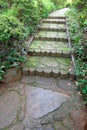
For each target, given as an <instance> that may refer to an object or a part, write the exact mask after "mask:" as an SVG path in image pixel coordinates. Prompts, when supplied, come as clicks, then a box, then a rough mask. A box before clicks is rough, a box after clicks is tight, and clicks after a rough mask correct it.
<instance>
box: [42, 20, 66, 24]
mask: <svg viewBox="0 0 87 130" xmlns="http://www.w3.org/2000/svg"><path fill="white" fill-rule="evenodd" d="M43 23H54V24H66V21H43Z"/></svg>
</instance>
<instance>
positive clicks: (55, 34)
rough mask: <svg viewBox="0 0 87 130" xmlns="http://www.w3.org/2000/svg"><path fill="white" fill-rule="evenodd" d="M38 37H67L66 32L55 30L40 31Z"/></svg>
mask: <svg viewBox="0 0 87 130" xmlns="http://www.w3.org/2000/svg"><path fill="white" fill-rule="evenodd" d="M36 37H49V38H67V34H66V32H57V31H56V32H55V31H39V32H38V33H37V34H36V36H35V38H36Z"/></svg>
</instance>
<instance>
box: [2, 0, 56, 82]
mask: <svg viewBox="0 0 87 130" xmlns="http://www.w3.org/2000/svg"><path fill="white" fill-rule="evenodd" d="M54 8H55V6H54V4H53V2H51V1H50V0H45V1H44V0H20V1H19V0H0V80H2V79H3V76H4V74H5V70H6V69H8V68H11V67H13V66H17V65H19V62H23V61H25V58H24V57H23V51H22V50H23V46H22V45H23V43H24V39H25V38H27V37H29V35H31V34H32V33H33V32H34V31H35V29H36V28H37V24H38V22H39V21H40V19H41V18H44V17H46V16H47V15H48V14H49V13H50V12H51V11H52V10H54Z"/></svg>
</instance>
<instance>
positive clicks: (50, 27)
mask: <svg viewBox="0 0 87 130" xmlns="http://www.w3.org/2000/svg"><path fill="white" fill-rule="evenodd" d="M39 29H40V30H43V31H58V32H61V31H62V32H65V31H66V25H65V24H53V23H42V24H41V26H40V28H39Z"/></svg>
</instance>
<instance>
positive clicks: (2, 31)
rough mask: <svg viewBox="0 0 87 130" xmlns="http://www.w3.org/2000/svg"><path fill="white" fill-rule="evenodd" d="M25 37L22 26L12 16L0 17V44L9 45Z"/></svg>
mask: <svg viewBox="0 0 87 130" xmlns="http://www.w3.org/2000/svg"><path fill="white" fill-rule="evenodd" d="M24 37H25V29H24V27H23V24H22V23H20V22H19V20H18V19H16V18H15V17H13V16H10V17H9V16H4V15H0V42H2V43H9V42H11V41H12V40H21V39H23V38H24Z"/></svg>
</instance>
